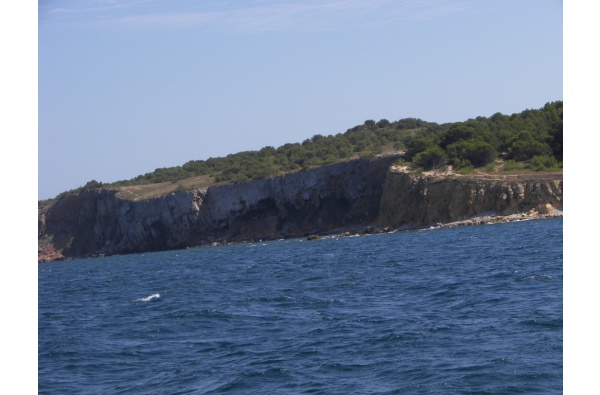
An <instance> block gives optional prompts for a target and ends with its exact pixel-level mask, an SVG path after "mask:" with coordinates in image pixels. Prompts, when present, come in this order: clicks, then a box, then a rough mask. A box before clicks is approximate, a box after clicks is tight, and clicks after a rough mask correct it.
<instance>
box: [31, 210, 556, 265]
mask: <svg viewBox="0 0 600 395" xmlns="http://www.w3.org/2000/svg"><path fill="white" fill-rule="evenodd" d="M562 216H563V212H562V211H561V210H558V209H551V211H550V212H549V213H540V212H538V211H537V210H535V209H533V210H530V211H528V212H524V213H518V214H511V215H498V214H495V213H489V214H486V215H479V216H476V217H472V218H468V219H464V220H460V221H452V222H448V223H437V224H435V225H430V226H420V227H414V226H403V227H400V228H396V229H393V228H390V227H373V226H367V227H365V228H363V229H362V230H358V228H357V227H352V228H351V229H347V230H342V231H340V230H339V229H338V230H336V231H335V232H326V233H323V234H310V235H308V236H307V237H306V239H307V240H319V239H321V238H331V237H356V236H366V235H373V234H383V233H395V232H406V231H414V230H423V229H442V228H457V227H461V226H474V225H490V224H501V223H508V222H518V221H530V220H541V219H550V218H560V217H562ZM272 240H276V239H272ZM258 241H267V240H262V239H259V240H253V241H242V242H213V243H210V244H207V245H199V246H195V247H187V249H190V248H206V247H218V246H225V245H233V244H245V243H254V242H258ZM95 257H96V258H97V257H102V255H99V256H95ZM72 259H75V258H71V257H65V256H63V255H62V254H61V253H60V252H59V251H57V250H56V249H55V248H54V247H53V246H52V245H46V246H42V247H39V248H38V263H48V262H54V261H68V260H72Z"/></svg>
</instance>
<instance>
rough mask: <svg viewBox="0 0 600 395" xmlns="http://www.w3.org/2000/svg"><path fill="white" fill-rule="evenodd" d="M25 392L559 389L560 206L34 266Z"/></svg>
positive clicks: (476, 391)
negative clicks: (510, 215)
mask: <svg viewBox="0 0 600 395" xmlns="http://www.w3.org/2000/svg"><path fill="white" fill-rule="evenodd" d="M38 286H39V297H38V300H39V308H38V327H39V336H38V353H39V354H38V373H39V376H38V382H39V393H40V394H132V393H139V394H249V393H260V394H285V393H290V394H350V393H355V394H358V393H360V394H405V393H412V394H453V393H460V394H506V393H527V394H533V393H539V394H552V393H562V336H563V332H562V327H563V323H562V316H563V314H562V219H551V220H540V221H525V222H517V223H508V224H497V225H486V226H475V227H463V228H454V229H437V230H427V231H414V232H399V233H393V234H385V235H373V236H364V237H351V238H329V239H321V240H318V241H310V242H309V241H306V240H301V239H289V240H280V241H273V242H264V243H252V244H240V245H233V246H222V247H214V248H201V249H189V250H182V251H168V252H160V253H148V254H138V255H125V256H114V257H106V258H98V259H86V260H74V261H68V262H55V263H51V264H40V265H39V278H38Z"/></svg>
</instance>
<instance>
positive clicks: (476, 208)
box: [377, 170, 563, 228]
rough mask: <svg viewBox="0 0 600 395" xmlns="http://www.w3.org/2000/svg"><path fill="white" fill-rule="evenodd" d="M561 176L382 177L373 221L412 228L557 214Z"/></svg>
mask: <svg viewBox="0 0 600 395" xmlns="http://www.w3.org/2000/svg"><path fill="white" fill-rule="evenodd" d="M562 188H563V182H562V174H552V173H547V174H543V173H538V174H529V175H505V176H490V175H469V176H461V175H452V176H447V177H440V176H434V175H413V174H408V173H405V172H402V171H393V170H392V171H390V173H389V174H388V177H387V180H386V183H385V187H384V193H383V197H382V200H381V208H380V212H379V217H378V220H377V222H378V223H379V224H380V225H387V226H392V227H396V228H397V227H405V228H414V227H422V226H427V225H433V224H439V223H448V222H455V221H461V220H465V219H468V218H471V217H475V216H481V215H486V214H493V215H499V216H508V215H512V214H517V213H524V212H532V211H535V212H536V213H539V214H554V213H556V212H560V211H562V197H563V191H562Z"/></svg>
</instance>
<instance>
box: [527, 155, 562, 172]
mask: <svg viewBox="0 0 600 395" xmlns="http://www.w3.org/2000/svg"><path fill="white" fill-rule="evenodd" d="M529 164H530V166H531V169H532V170H534V171H543V170H558V169H559V168H560V167H559V164H558V161H557V160H556V158H555V157H553V156H549V155H543V156H542V155H536V156H534V157H533V158H531V160H530V161H529Z"/></svg>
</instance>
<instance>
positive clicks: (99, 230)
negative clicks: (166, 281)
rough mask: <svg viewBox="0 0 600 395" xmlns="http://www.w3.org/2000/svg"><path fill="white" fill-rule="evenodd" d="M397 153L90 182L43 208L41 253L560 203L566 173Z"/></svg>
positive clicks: (414, 221) (395, 224) (384, 224)
mask: <svg viewBox="0 0 600 395" xmlns="http://www.w3.org/2000/svg"><path fill="white" fill-rule="evenodd" d="M396 159H397V156H389V157H382V158H377V159H372V160H367V159H361V160H354V161H348V162H345V163H339V164H335V165H331V166H325V167H322V168H318V169H314V170H308V171H301V172H297V173H292V174H288V175H284V176H279V177H274V178H269V179H263V180H257V181H251V182H247V183H243V184H233V185H222V186H213V187H209V188H203V189H198V190H194V191H189V192H179V193H172V194H169V195H166V196H161V197H158V198H153V199H148V200H143V201H130V200H124V199H120V198H118V197H117V196H116V191H111V190H106V189H95V190H89V191H84V192H81V193H80V194H79V195H76V196H70V197H67V198H64V199H62V200H60V201H59V202H57V203H56V204H54V205H53V206H51V207H49V208H44V209H41V210H39V222H38V238H39V240H40V246H42V247H43V248H40V249H39V250H38V261H48V260H52V259H62V257H63V256H64V258H66V259H68V258H74V257H86V256H99V255H113V254H127V253H139V252H145V251H161V250H169V249H179V248H186V247H195V246H202V245H214V244H218V243H226V242H241V241H254V240H259V239H262V240H267V239H274V238H282V237H306V236H308V235H319V234H323V233H327V232H333V231H339V232H340V233H342V232H343V231H347V230H352V231H353V232H355V231H357V230H359V229H365V231H364V232H366V233H369V232H367V231H366V229H371V231H373V232H374V231H375V230H376V229H375V228H373V227H377V228H378V229H384V228H387V229H391V228H405V229H409V228H416V227H422V226H427V225H437V224H439V223H448V222H453V221H461V220H464V219H468V218H470V217H474V216H478V215H483V214H489V213H493V214H494V215H505V216H506V215H510V214H516V213H523V212H531V211H532V210H533V211H536V212H538V213H540V214H545V213H551V212H552V211H554V210H555V209H560V210H562V174H553V175H552V174H546V175H543V174H542V175H540V174H535V175H529V176H504V177H501V176H498V177H495V178H494V177H489V176H453V177H449V178H440V177H433V176H415V175H410V174H408V173H401V172H396V171H392V170H390V165H391V164H392V163H393V161H395V160H396ZM48 246H51V248H50V247H48ZM44 251H45V252H44ZM61 254H62V255H61ZM42 255H44V256H42Z"/></svg>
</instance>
